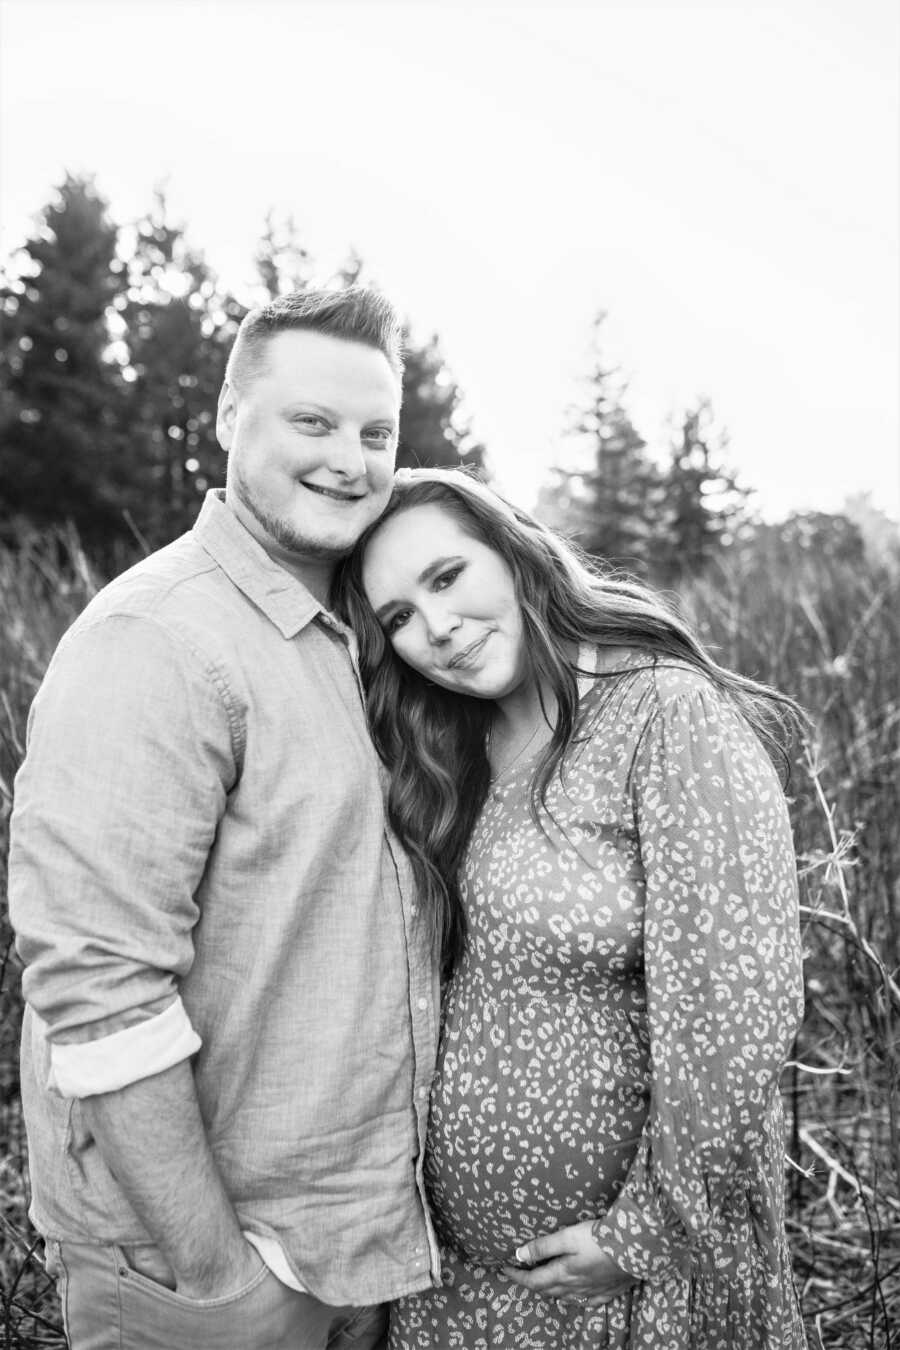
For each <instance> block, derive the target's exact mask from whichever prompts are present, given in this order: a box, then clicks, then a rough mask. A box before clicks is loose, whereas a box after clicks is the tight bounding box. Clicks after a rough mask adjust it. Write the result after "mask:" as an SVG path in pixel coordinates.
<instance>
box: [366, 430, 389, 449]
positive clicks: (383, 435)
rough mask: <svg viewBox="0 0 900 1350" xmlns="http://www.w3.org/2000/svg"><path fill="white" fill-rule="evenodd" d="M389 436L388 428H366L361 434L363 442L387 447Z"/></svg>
mask: <svg viewBox="0 0 900 1350" xmlns="http://www.w3.org/2000/svg"><path fill="white" fill-rule="evenodd" d="M391 435H392V432H391V429H390V427H368V428H367V429H366V430H365V431H364V432H363V440H366V441H375V442H376V444H378V445H387V443H388V441H389V440H390V439H391Z"/></svg>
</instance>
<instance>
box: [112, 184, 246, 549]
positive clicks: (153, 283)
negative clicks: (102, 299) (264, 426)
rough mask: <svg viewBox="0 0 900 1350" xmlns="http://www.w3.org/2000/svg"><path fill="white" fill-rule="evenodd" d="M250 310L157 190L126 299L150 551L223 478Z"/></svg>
mask: <svg viewBox="0 0 900 1350" xmlns="http://www.w3.org/2000/svg"><path fill="white" fill-rule="evenodd" d="M244 313H245V310H244V309H243V307H242V306H241V305H239V304H238V303H237V301H235V300H234V299H233V297H231V296H229V295H225V294H223V293H222V292H221V291H220V288H219V286H218V283H217V281H216V278H215V276H214V275H213V274H212V272H211V271H210V269H209V267H208V265H207V264H206V262H205V260H204V258H203V255H202V254H201V253H199V252H197V251H196V250H194V249H192V248H191V247H190V246H189V245H188V243H187V242H186V240H185V237H184V234H183V231H182V229H181V228H180V227H178V226H175V225H173V224H171V223H170V222H169V220H168V215H167V210H166V203H165V199H164V197H163V195H162V194H161V193H157V196H156V203H155V207H154V209H153V210H152V211H151V212H150V213H149V214H148V215H147V216H146V217H145V218H144V219H143V220H141V221H140V222H139V223H138V226H137V234H136V242H135V248H134V253H133V256H132V258H131V259H130V263H129V286H128V292H127V297H126V300H125V303H124V304H123V305H121V318H122V321H123V339H122V341H123V344H124V348H125V351H126V352H127V357H126V364H125V366H124V370H123V374H124V377H125V379H126V380H127V381H128V383H129V397H128V405H127V414H128V423H129V436H130V439H131V443H132V445H133V447H134V449H135V452H136V455H137V458H138V462H139V464H140V472H139V474H137V475H136V477H135V481H134V484H133V487H134V488H135V489H136V491H135V492H134V493H133V494H132V500H131V501H130V502H129V507H130V511H131V513H132V516H133V520H134V525H135V528H136V530H137V531H138V532H139V534H140V536H141V537H142V539H143V540H145V541H146V543H147V544H148V545H149V546H150V547H157V546H159V545H160V544H163V543H166V542H167V541H168V540H170V539H172V538H174V537H175V536H176V535H178V534H180V533H182V532H183V531H184V530H186V529H189V528H190V526H191V525H192V524H193V521H194V519H195V518H196V515H197V511H198V509H199V506H200V503H201V500H202V497H203V494H204V493H205V492H206V490H207V488H209V487H215V486H221V485H222V484H223V483H224V480H225V458H224V455H223V453H222V451H221V449H220V447H219V444H218V441H217V440H216V430H215V425H216V404H217V400H218V395H219V390H220V388H221V385H222V380H223V378H224V374H225V363H226V361H227V358H228V351H229V348H230V345H231V342H232V341H233V338H234V335H235V333H236V332H237V326H238V324H239V323H240V320H241V318H242V317H243V315H244Z"/></svg>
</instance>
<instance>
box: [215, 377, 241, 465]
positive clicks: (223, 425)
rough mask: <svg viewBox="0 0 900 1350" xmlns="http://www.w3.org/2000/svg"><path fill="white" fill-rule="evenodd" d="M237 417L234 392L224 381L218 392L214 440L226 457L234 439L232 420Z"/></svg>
mask: <svg viewBox="0 0 900 1350" xmlns="http://www.w3.org/2000/svg"><path fill="white" fill-rule="evenodd" d="M236 416H237V400H236V399H235V395H234V390H233V389H232V387H231V385H230V384H229V383H228V381H227V380H226V381H225V383H224V384H223V385H222V388H221V389H220V390H219V406H218V410H217V412H216V439H217V440H218V442H219V444H220V445H221V447H222V449H223V450H224V451H225V453H226V455H227V454H228V451H229V450H230V449H231V442H232V439H233V437H234V419H235V417H236Z"/></svg>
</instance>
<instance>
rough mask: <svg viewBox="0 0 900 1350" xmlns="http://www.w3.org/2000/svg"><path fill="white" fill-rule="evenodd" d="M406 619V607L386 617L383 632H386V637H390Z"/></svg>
mask: <svg viewBox="0 0 900 1350" xmlns="http://www.w3.org/2000/svg"><path fill="white" fill-rule="evenodd" d="M408 619H409V610H408V609H400V610H398V611H397V613H396V614H392V615H391V617H390V618H389V619H388V621H387V623H386V624H385V632H386V633H387V635H388V637H391V636H392V635H393V634H394V633H396V632H397V630H398V629H399V628H402V627H403V625H404V624H405V623H406V622H407V620H408Z"/></svg>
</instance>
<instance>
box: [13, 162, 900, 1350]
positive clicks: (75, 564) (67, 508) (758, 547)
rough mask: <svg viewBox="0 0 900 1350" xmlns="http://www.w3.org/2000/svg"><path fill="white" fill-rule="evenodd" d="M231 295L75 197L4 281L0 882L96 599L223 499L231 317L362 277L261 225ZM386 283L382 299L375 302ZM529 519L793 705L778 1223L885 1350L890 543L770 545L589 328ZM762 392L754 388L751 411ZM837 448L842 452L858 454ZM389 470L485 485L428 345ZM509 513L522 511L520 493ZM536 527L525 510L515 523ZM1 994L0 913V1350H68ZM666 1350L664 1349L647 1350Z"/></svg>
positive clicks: (812, 1278) (895, 1151) (870, 509)
mask: <svg viewBox="0 0 900 1350" xmlns="http://www.w3.org/2000/svg"><path fill="white" fill-rule="evenodd" d="M254 261H255V267H256V272H257V277H258V286H257V289H256V292H255V293H254V294H253V295H249V296H244V297H242V298H241V299H238V298H237V297H235V296H234V295H232V294H231V293H230V292H229V291H228V289H227V288H226V287H224V286H223V285H222V284H221V282H220V280H219V278H217V277H216V276H215V275H214V274H213V273H212V271H211V270H210V268H209V267H208V265H207V263H206V262H205V261H204V258H203V255H202V253H201V252H199V251H198V250H197V249H196V248H195V247H194V246H193V245H192V244H191V243H189V241H188V240H187V238H186V235H185V232H184V229H183V228H182V227H181V226H180V225H176V224H175V223H173V222H172V221H171V219H170V218H169V215H168V212H167V209H166V203H165V199H164V196H163V195H162V194H161V193H157V194H156V195H155V197H154V199H153V202H152V206H151V209H150V210H149V211H148V212H147V214H146V216H145V217H144V218H142V219H141V220H139V221H137V222H133V223H130V224H127V225H124V226H120V225H117V224H116V223H115V222H113V221H112V220H111V219H110V216H109V212H108V209H107V207H106V205H105V203H104V202H103V201H102V199H101V198H100V197H99V196H98V194H97V192H96V190H95V188H94V186H93V183H92V182H91V180H90V179H86V178H75V177H68V178H67V179H66V181H65V182H64V183H63V184H62V185H61V186H60V188H59V189H58V190H57V191H56V192H55V193H54V194H53V197H52V200H51V201H50V202H49V203H48V204H47V205H46V207H45V208H44V209H43V211H42V212H41V213H40V214H39V216H38V217H37V220H36V225H35V230H34V233H33V235H32V237H31V238H29V239H28V241H27V242H26V244H25V245H24V247H23V248H22V249H21V250H19V251H18V252H17V253H16V254H15V255H14V256H13V257H12V258H10V259H9V260H8V263H7V265H6V267H5V269H4V273H3V276H2V279H0V313H2V315H3V334H2V341H0V886H2V894H3V895H4V896H5V890H6V888H5V854H6V845H7V826H8V819H9V814H10V810H11V803H12V784H13V778H14V774H15V771H16V768H17V766H18V764H19V762H20V761H21V757H22V755H23V753H24V742H25V724H26V718H27V711H28V707H29V704H30V702H31V699H32V698H33V696H34V693H35V691H36V689H37V687H38V684H39V683H40V680H41V678H42V676H43V673H44V670H45V669H46V665H47V662H48V660H49V658H50V655H51V653H52V651H53V648H54V646H55V645H56V642H57V641H58V639H59V637H60V636H61V634H62V633H63V631H64V630H65V628H66V627H67V626H68V625H69V624H70V623H71V622H72V621H73V620H74V618H75V617H76V616H77V614H78V613H79V612H80V610H81V609H82V608H83V606H84V605H85V604H86V603H87V601H88V600H89V599H90V597H91V595H93V594H94V593H95V591H96V590H97V589H98V588H99V587H100V586H101V585H102V584H103V583H104V582H105V581H106V580H108V579H109V578H110V577H111V576H112V575H114V574H115V573H116V572H117V571H120V570H121V569H122V568H123V567H125V566H127V565H129V564H130V563H131V562H133V561H134V560H135V559H136V558H138V557H140V556H141V554H142V553H144V552H146V551H147V550H148V549H151V548H155V547H158V546H160V545H162V544H164V543H166V542H167V541H168V540H170V539H172V538H174V537H175V536H176V535H177V534H179V533H181V532H182V531H183V530H185V529H187V528H189V527H190V525H191V523H192V522H193V520H194V517H195V515H196V513H197V509H198V507H199V504H200V501H201V499H202V496H203V493H204V492H205V491H206V490H207V488H209V487H212V486H217V485H219V484H221V483H222V482H223V481H224V457H223V455H222V452H221V451H220V449H219V447H218V445H217V443H216V440H215V431H214V427H215V406H216V398H217V395H218V390H219V386H220V383H221V380H222V374H223V371H224V366H225V360H226V357H227V353H228V348H229V345H230V342H231V340H232V338H233V336H234V333H235V331H236V328H237V325H238V324H239V322H240V320H241V317H242V316H243V314H244V313H245V312H246V304H247V303H258V302H259V301H261V300H264V299H265V298H266V297H267V296H275V295H278V294H280V293H282V292H284V291H286V290H290V289H293V288H295V287H298V286H299V287H303V286H309V285H323V284H324V285H334V286H340V285H347V284H352V283H353V282H354V281H363V282H365V281H368V280H370V278H369V277H367V275H366V270H365V264H364V261H363V260H362V259H361V258H359V257H358V256H357V255H355V254H352V253H348V256H347V258H346V260H345V262H344V263H343V264H342V265H341V267H340V269H339V270H338V272H337V273H336V274H335V275H332V276H322V275H320V274H319V272H318V271H317V266H316V262H315V259H313V258H312V257H311V256H310V255H309V253H308V252H307V251H306V249H305V248H304V246H303V242H302V239H301V237H300V234H299V232H298V230H297V228H296V225H295V223H294V222H293V221H292V220H291V219H289V218H288V219H285V220H276V219H274V218H273V217H271V216H270V217H269V218H268V219H266V221H265V222H264V224H263V229H262V232H261V237H260V242H259V247H258V250H257V253H256V257H255V260H254ZM373 280H377V279H373ZM591 336H592V356H591V359H590V361H589V362H588V365H587V369H586V370H585V371H584V375H583V381H582V386H581V393H580V397H579V399H578V400H577V405H576V406H575V407H573V408H572V409H570V410H569V414H568V416H567V418H566V419H565V422H564V425H562V426H561V427H560V435H559V444H558V451H557V455H556V462H555V464H553V465H552V466H550V465H548V471H547V478H546V482H545V484H544V486H543V488H542V491H541V494H540V498H539V501H538V503H537V506H536V511H537V514H538V515H539V516H540V517H541V518H542V519H544V520H546V521H548V522H549V523H551V524H554V525H556V526H557V527H559V528H560V529H562V530H563V531H565V532H566V533H568V534H569V535H571V536H573V537H574V538H576V539H577V540H578V541H579V542H580V543H581V545H582V546H583V547H584V548H586V549H587V550H588V551H589V552H591V553H593V554H596V555H597V556H598V557H600V558H602V559H604V560H606V561H607V562H610V563H612V564H613V565H615V566H618V567H622V568H625V569H627V570H628V571H630V572H632V573H635V574H637V575H639V576H641V577H643V578H645V579H647V580H649V581H651V582H652V583H653V584H655V585H658V586H661V587H663V588H665V589H666V590H667V591H668V592H669V593H670V594H671V595H672V597H673V598H674V599H675V601H676V603H677V604H679V606H680V607H681V608H682V610H684V611H685V612H686V613H687V614H689V615H690V616H691V618H692V619H693V621H694V623H695V624H696V625H697V627H698V629H699V631H700V633H701V635H702V636H703V638H704V640H705V641H706V642H707V644H708V645H709V647H710V649H711V650H712V651H713V654H714V655H715V656H716V658H717V659H718V660H719V661H721V662H722V663H723V664H725V665H727V666H730V667H732V668H734V669H736V670H739V671H741V672H743V673H744V674H747V675H750V676H752V677H754V678H756V679H759V680H762V681H765V682H767V683H769V684H773V685H776V686H777V687H779V688H780V689H783V690H785V691H786V692H788V693H790V694H791V695H793V696H794V697H795V698H797V699H798V700H799V701H800V702H801V703H802V704H803V706H804V707H805V708H806V709H807V710H808V711H809V713H810V715H811V718H812V721H813V729H812V730H811V731H810V732H809V734H808V735H807V736H806V737H804V738H801V739H799V740H798V742H797V743H796V744H795V745H794V746H793V749H792V763H793V775H792V780H791V783H790V786H789V799H790V804H791V812H792V819H793V824H794V831H795V838H796V843H797V851H798V858H799V864H800V874H801V887H802V901H803V913H802V919H803V926H804V946H805V955H806V985H807V1015H806V1020H805V1023H804V1026H803V1030H802V1032H801V1035H800V1037H799V1039H798V1043H797V1046H796V1049H795V1054H794V1058H793V1059H792V1061H791V1063H790V1064H789V1066H788V1069H787V1072H786V1075H785V1080H784V1084H783V1086H784V1095H785V1104H786V1108H787V1116H788V1128H789V1154H790V1159H791V1162H790V1166H789V1172H788V1199H789V1214H788V1227H789V1232H790V1236H791V1241H792V1246H793V1253H794V1260H795V1268H796V1273H797V1277H798V1285H799V1289H800V1292H801V1296H802V1301H803V1308H804V1316H805V1319H806V1323H807V1328H808V1332H809V1338H810V1344H811V1346H814V1347H817V1348H818V1347H827V1348H828V1350H832V1348H833V1350H857V1347H870V1348H872V1350H885V1348H889V1347H891V1346H900V1332H898V1327H900V1034H898V1032H900V988H898V974H900V539H898V529H897V526H896V524H894V523H893V522H891V521H890V520H888V519H887V518H886V517H885V516H884V515H883V514H882V513H881V512H879V511H878V510H877V509H876V508H875V507H874V506H873V505H872V504H871V503H870V502H869V500H868V499H867V498H866V497H864V496H860V497H858V498H855V499H853V500H851V501H849V502H847V503H846V505H845V508H844V510H843V511H842V512H840V513H837V514H828V513H823V512H808V511H807V512H795V513H793V514H790V515H788V516H787V517H786V518H785V519H783V520H781V521H777V522H771V521H769V522H764V521H762V520H760V519H759V518H758V516H757V515H756V514H755V513H754V511H753V508H752V497H753V494H752V489H751V486H750V485H746V484H742V483H740V482H739V480H738V477H737V476H736V474H735V473H734V472H733V470H732V468H731V467H730V466H729V463H728V437H727V431H726V429H725V427H724V426H723V425H722V424H721V423H720V422H719V420H718V418H717V415H716V413H715V411H714V409H713V406H712V403H711V401H710V399H709V398H708V397H704V396H702V395H698V397H697V398H696V400H695V401H694V403H693V405H692V406H689V407H686V408H682V409H680V410H675V411H673V415H672V419H671V424H670V435H669V439H668V443H667V444H665V445H654V446H651V445H648V444H647V442H646V440H645V439H644V437H643V436H642V434H641V432H640V430H639V429H638V428H637V427H636V426H635V424H634V422H633V421H632V417H631V415H630V412H629V408H628V386H627V381H626V379H625V377H624V375H623V373H622V372H621V371H620V370H619V369H618V368H617V367H616V364H615V361H614V360H613V359H612V357H611V356H610V355H609V353H608V352H607V351H606V349H605V339H604V315H603V313H602V310H600V309H599V308H598V311H597V317H596V321H595V324H594V328H593V333H592V335H591ZM760 398H765V390H761V391H760ZM847 453H848V454H851V455H852V453H853V448H852V446H848V448H847ZM398 459H399V462H400V463H401V464H407V465H414V464H423V465H442V466H449V465H458V464H463V465H466V466H468V467H469V468H470V469H471V470H472V471H474V472H477V473H479V474H480V475H482V476H483V477H486V478H489V477H490V454H489V447H485V446H483V445H482V444H480V443H479V442H478V440H477V438H476V437H475V436H474V435H473V433H472V429H471V425H470V423H469V421H468V418H467V416H466V411H465V400H464V395H463V391H462V390H461V389H460V388H459V386H458V384H457V382H456V380H455V379H454V377H453V374H452V372H451V370H450V369H449V368H448V364H447V362H446V360H445V358H444V355H443V352H442V348H441V343H440V340H439V337H438V336H431V337H429V338H428V339H427V340H426V341H424V342H422V341H420V340H419V339H418V338H417V336H416V334H415V332H414V331H413V330H410V331H409V332H408V354H407V370H406V377H405V381H404V404H403V414H402V421H401V444H400V453H399V457H398ZM513 495H514V494H513ZM520 504H522V505H529V503H527V502H525V503H520ZM20 1014H21V998H20V989H19V970H18V967H17V964H16V960H15V955H14V951H13V947H12V940H11V934H10V931H9V926H8V922H7V919H6V912H5V904H3V905H0V1015H2V1016H0V1294H2V1298H0V1345H5V1346H10V1347H12V1346H17V1347H21V1346H39V1345H45V1346H61V1345H62V1339H61V1330H60V1323H59V1311H58V1307H57V1304H56V1301H55V1293H54V1291H53V1289H52V1286H51V1285H50V1284H49V1282H48V1281H47V1280H46V1278H45V1277H44V1275H43V1272H42V1267H41V1265H40V1261H39V1255H40V1247H39V1242H38V1239H37V1236H36V1234H35V1233H34V1232H33V1231H32V1230H31V1229H30V1226H29V1224H28V1220H27V1217H26V1213H25V1210H26V1204H27V1186H28V1171H27V1156H26V1150H25V1140H24V1134H23V1129H22V1120H21V1110H20V1103H19V1096H18V1069H17V1046H18V1034H19V1023H20ZM661 1350H662V1348H661Z"/></svg>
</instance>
